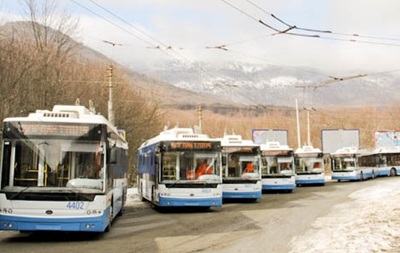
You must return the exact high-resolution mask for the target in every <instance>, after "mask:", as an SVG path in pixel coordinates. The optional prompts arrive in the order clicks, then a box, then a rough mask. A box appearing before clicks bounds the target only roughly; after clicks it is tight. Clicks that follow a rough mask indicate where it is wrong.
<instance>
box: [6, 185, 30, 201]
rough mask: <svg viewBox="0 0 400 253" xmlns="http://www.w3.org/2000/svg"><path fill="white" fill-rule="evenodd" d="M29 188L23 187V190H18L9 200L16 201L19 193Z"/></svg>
mask: <svg viewBox="0 0 400 253" xmlns="http://www.w3.org/2000/svg"><path fill="white" fill-rule="evenodd" d="M28 188H29V187H25V188H24V189H22V190H20V191H19V192H16V193H15V194H13V195H12V196H10V199H11V200H12V199H16V198H17V197H18V196H19V195H21V193H23V192H24V191H26V190H27V189H28Z"/></svg>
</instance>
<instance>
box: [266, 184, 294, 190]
mask: <svg viewBox="0 0 400 253" xmlns="http://www.w3.org/2000/svg"><path fill="white" fill-rule="evenodd" d="M295 188H296V185H295V184H279V185H278V184H277V185H268V184H263V186H262V189H263V190H294V189H295Z"/></svg>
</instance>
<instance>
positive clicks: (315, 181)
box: [294, 146, 325, 185]
mask: <svg viewBox="0 0 400 253" xmlns="http://www.w3.org/2000/svg"><path fill="white" fill-rule="evenodd" d="M294 157H295V166H296V185H324V184H325V170H324V160H323V153H322V151H321V150H320V149H319V148H314V147H313V146H303V147H302V148H298V149H296V151H295V152H294Z"/></svg>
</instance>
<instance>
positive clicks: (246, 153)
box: [221, 135, 262, 200]
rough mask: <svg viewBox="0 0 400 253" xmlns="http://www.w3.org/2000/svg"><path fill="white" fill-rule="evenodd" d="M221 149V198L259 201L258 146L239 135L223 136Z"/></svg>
mask: <svg viewBox="0 0 400 253" xmlns="http://www.w3.org/2000/svg"><path fill="white" fill-rule="evenodd" d="M221 147H222V161H223V177H222V183H223V187H222V189H223V195H222V196H223V198H224V199H252V200H258V199H261V196H262V189H261V188H262V187H261V173H260V168H261V154H260V146H259V145H258V144H255V143H254V142H253V141H252V140H243V139H242V136H241V135H224V137H223V138H222V139H221Z"/></svg>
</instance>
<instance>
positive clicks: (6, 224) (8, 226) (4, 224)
mask: <svg viewBox="0 0 400 253" xmlns="http://www.w3.org/2000/svg"><path fill="white" fill-rule="evenodd" d="M3 227H5V228H12V227H14V225H13V223H12V222H5V223H3Z"/></svg>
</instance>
